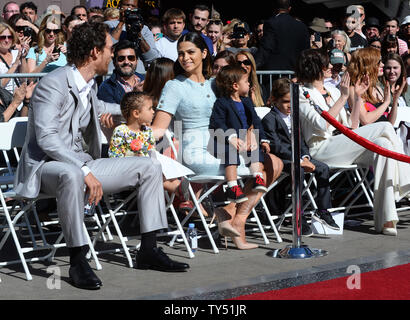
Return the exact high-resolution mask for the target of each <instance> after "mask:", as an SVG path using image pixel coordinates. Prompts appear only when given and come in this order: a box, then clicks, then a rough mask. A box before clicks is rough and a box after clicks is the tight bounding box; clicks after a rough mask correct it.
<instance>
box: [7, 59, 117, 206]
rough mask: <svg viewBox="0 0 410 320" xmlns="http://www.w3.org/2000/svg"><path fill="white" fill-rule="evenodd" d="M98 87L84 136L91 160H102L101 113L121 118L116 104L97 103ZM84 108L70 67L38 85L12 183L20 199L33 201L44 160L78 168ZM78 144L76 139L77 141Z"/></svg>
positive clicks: (94, 90) (42, 80) (39, 183)
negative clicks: (81, 120)
mask: <svg viewBox="0 0 410 320" xmlns="http://www.w3.org/2000/svg"><path fill="white" fill-rule="evenodd" d="M97 90H98V88H97V84H94V86H93V87H92V89H91V91H90V96H91V113H92V115H91V120H90V123H89V125H88V127H87V129H86V132H85V133H84V134H83V138H84V141H85V142H86V144H87V145H88V151H87V153H88V154H89V155H90V158H92V159H98V158H100V157H101V138H100V123H99V120H98V116H99V115H101V114H102V113H111V114H113V115H120V114H121V110H120V106H119V105H118V104H110V103H106V102H103V101H101V100H98V98H97ZM78 106H80V108H83V106H82V104H81V100H80V96H79V92H78V89H77V85H76V84H75V82H74V77H73V73H72V67H71V66H66V67H61V68H58V69H57V70H55V71H53V72H51V73H49V74H48V75H46V76H45V77H43V78H42V79H41V81H40V82H39V83H38V84H37V86H36V88H35V91H34V94H33V97H32V99H31V103H30V105H29V114H28V124H27V134H26V141H25V144H24V147H23V150H22V154H21V158H20V161H19V165H18V168H17V172H16V177H15V181H14V186H15V188H14V190H15V191H16V193H17V194H18V195H20V196H23V197H26V198H35V197H37V196H38V194H39V192H40V187H41V167H42V165H43V164H44V163H45V162H47V161H61V162H64V163H69V164H73V165H75V166H77V167H79V168H81V167H82V166H83V165H84V164H85V163H84V160H82V159H84V155H82V156H80V155H79V154H78V153H77V152H76V151H75V150H74V143H75V142H76V140H75V139H79V136H80V134H79V133H80V129H79V123H80V120H79V116H80V112H79V110H80V108H79V107H78ZM77 142H78V140H77Z"/></svg>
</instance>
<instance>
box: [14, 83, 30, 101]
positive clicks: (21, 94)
mask: <svg viewBox="0 0 410 320" xmlns="http://www.w3.org/2000/svg"><path fill="white" fill-rule="evenodd" d="M26 93H27V83H25V82H23V83H22V85H21V86H20V87H18V88H16V89H15V90H14V94H13V100H14V101H16V102H17V103H18V104H20V103H22V102H23V100H24V98H25V97H26Z"/></svg>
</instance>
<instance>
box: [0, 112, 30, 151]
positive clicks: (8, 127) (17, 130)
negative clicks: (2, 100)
mask: <svg viewBox="0 0 410 320" xmlns="http://www.w3.org/2000/svg"><path fill="white" fill-rule="evenodd" d="M26 131H27V118H23V119H21V118H20V119H15V120H14V121H9V122H2V123H0V150H4V151H8V150H11V149H13V148H15V147H22V146H23V145H24V141H25V139H26Z"/></svg>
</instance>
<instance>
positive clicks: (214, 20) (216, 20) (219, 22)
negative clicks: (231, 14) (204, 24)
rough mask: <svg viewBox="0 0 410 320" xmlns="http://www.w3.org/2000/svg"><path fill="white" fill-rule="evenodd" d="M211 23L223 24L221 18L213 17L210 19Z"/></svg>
mask: <svg viewBox="0 0 410 320" xmlns="http://www.w3.org/2000/svg"><path fill="white" fill-rule="evenodd" d="M209 24H216V25H220V24H222V20H221V19H211V20H209Z"/></svg>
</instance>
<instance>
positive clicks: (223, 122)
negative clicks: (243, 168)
mask: <svg viewBox="0 0 410 320" xmlns="http://www.w3.org/2000/svg"><path fill="white" fill-rule="evenodd" d="M241 101H242V103H243V105H244V108H245V113H246V118H247V122H248V123H247V124H244V123H242V121H241V118H240V116H239V113H238V111H237V109H236V106H235V103H234V101H233V100H232V99H231V98H225V97H221V98H218V99H217V100H216V101H215V104H214V107H213V109H212V115H211V118H210V120H209V129H213V130H217V129H222V131H223V134H224V138H225V139H224V142H225V148H222V150H225V153H224V158H225V161H226V162H225V163H226V164H233V163H232V161H231V160H229V159H228V155H229V154H230V152H232V150H231V149H232V147H231V145H230V144H229V142H228V138H229V136H230V135H232V134H233V133H236V135H237V136H238V137H239V138H241V139H244V138H245V137H244V131H242V132H240V130H241V129H247V128H249V127H250V126H251V125H253V127H254V128H255V130H258V132H259V143H260V141H261V140H266V139H267V138H266V135H265V132H264V130H263V126H262V123H261V120H260V118H259V117H258V115H257V113H256V111H255V107H254V105H253V102H252V100H251V99H250V98H248V97H241ZM221 134H222V132H221ZM212 136H213V137H214V139H213V144H214V148H213V151H214V155H215V156H216V157H218V158H220V155H219V152H218V151H220V150H219V147H218V140H219V143H220V141H221V138H219V139H218V136H220V135H218V132H216V133H215V134H211V137H212ZM210 149H211V150H212V147H211V148H210ZM258 152H259V159H260V160H261V159H262V161H263V153H262V151H261V149H260V148H259V149H258Z"/></svg>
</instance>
